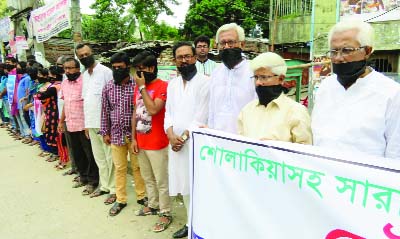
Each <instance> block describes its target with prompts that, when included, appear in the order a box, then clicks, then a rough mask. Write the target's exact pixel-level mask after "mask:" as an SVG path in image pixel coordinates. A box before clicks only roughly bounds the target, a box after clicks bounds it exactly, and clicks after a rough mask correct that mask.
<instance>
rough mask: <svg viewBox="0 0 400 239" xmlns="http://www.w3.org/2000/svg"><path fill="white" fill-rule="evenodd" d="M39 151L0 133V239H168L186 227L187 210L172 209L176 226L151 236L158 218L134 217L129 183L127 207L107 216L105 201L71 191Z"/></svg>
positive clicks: (69, 182)
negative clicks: (113, 215) (116, 214)
mask: <svg viewBox="0 0 400 239" xmlns="http://www.w3.org/2000/svg"><path fill="white" fill-rule="evenodd" d="M39 153H40V150H39V149H38V148H37V147H34V146H33V147H32V146H27V145H25V144H22V143H21V142H20V141H14V140H13V139H12V138H11V137H10V136H8V134H7V133H6V130H5V129H0V164H1V166H0V179H1V180H0V188H1V191H0V238H1V239H47V238H49V239H103V238H104V239H105V238H107V239H118V238H130V239H161V238H172V237H171V235H172V234H173V232H175V231H176V230H178V229H179V228H181V227H182V225H183V223H184V222H185V210H184V208H183V207H182V206H180V205H179V203H177V202H175V201H174V203H173V210H174V213H173V216H174V221H173V223H172V224H171V225H170V227H169V228H168V229H167V230H166V231H164V232H161V233H154V232H152V231H151V228H152V226H153V224H154V223H155V222H156V220H157V219H158V218H157V216H147V217H137V216H135V215H134V213H133V211H134V210H136V209H138V208H139V205H137V204H136V203H135V202H136V200H135V198H134V193H133V188H132V185H131V178H129V180H128V182H129V185H128V191H129V195H128V197H129V201H128V206H127V207H126V208H125V209H124V210H123V211H122V212H121V213H120V214H119V215H118V216H116V217H110V216H108V210H109V208H110V206H106V205H104V204H103V200H104V198H105V196H101V197H98V198H89V197H87V196H82V195H81V191H82V190H83V188H78V189H73V188H72V176H62V175H61V174H62V171H57V170H55V169H54V167H53V166H54V163H48V162H46V161H45V160H44V158H40V157H38V156H37V155H38V154H39Z"/></svg>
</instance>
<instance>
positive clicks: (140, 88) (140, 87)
mask: <svg viewBox="0 0 400 239" xmlns="http://www.w3.org/2000/svg"><path fill="white" fill-rule="evenodd" d="M143 89H146V86H145V85H141V86H139V93H142V90H143Z"/></svg>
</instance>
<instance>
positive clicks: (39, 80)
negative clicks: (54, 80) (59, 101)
mask: <svg viewBox="0 0 400 239" xmlns="http://www.w3.org/2000/svg"><path fill="white" fill-rule="evenodd" d="M37 80H38V82H39V84H43V83H46V82H48V81H49V79H48V78H47V77H39V76H38V77H37Z"/></svg>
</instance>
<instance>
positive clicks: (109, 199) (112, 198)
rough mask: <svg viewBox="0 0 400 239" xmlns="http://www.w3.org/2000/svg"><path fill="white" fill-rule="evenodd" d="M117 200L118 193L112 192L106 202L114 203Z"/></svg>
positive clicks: (106, 203) (107, 203)
mask: <svg viewBox="0 0 400 239" xmlns="http://www.w3.org/2000/svg"><path fill="white" fill-rule="evenodd" d="M116 200H117V195H115V193H112V194H110V195H109V196H108V197H107V198H106V200H104V204H105V205H109V204H112V203H114V202H115V201H116Z"/></svg>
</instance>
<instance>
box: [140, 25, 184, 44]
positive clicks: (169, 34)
mask: <svg viewBox="0 0 400 239" xmlns="http://www.w3.org/2000/svg"><path fill="white" fill-rule="evenodd" d="M147 34H149V35H146V39H151V40H179V39H180V35H179V30H178V29H177V28H175V27H171V26H169V25H168V24H167V23H165V22H164V21H162V22H161V23H156V24H154V25H152V26H151V27H150V32H149V33H147Z"/></svg>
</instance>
